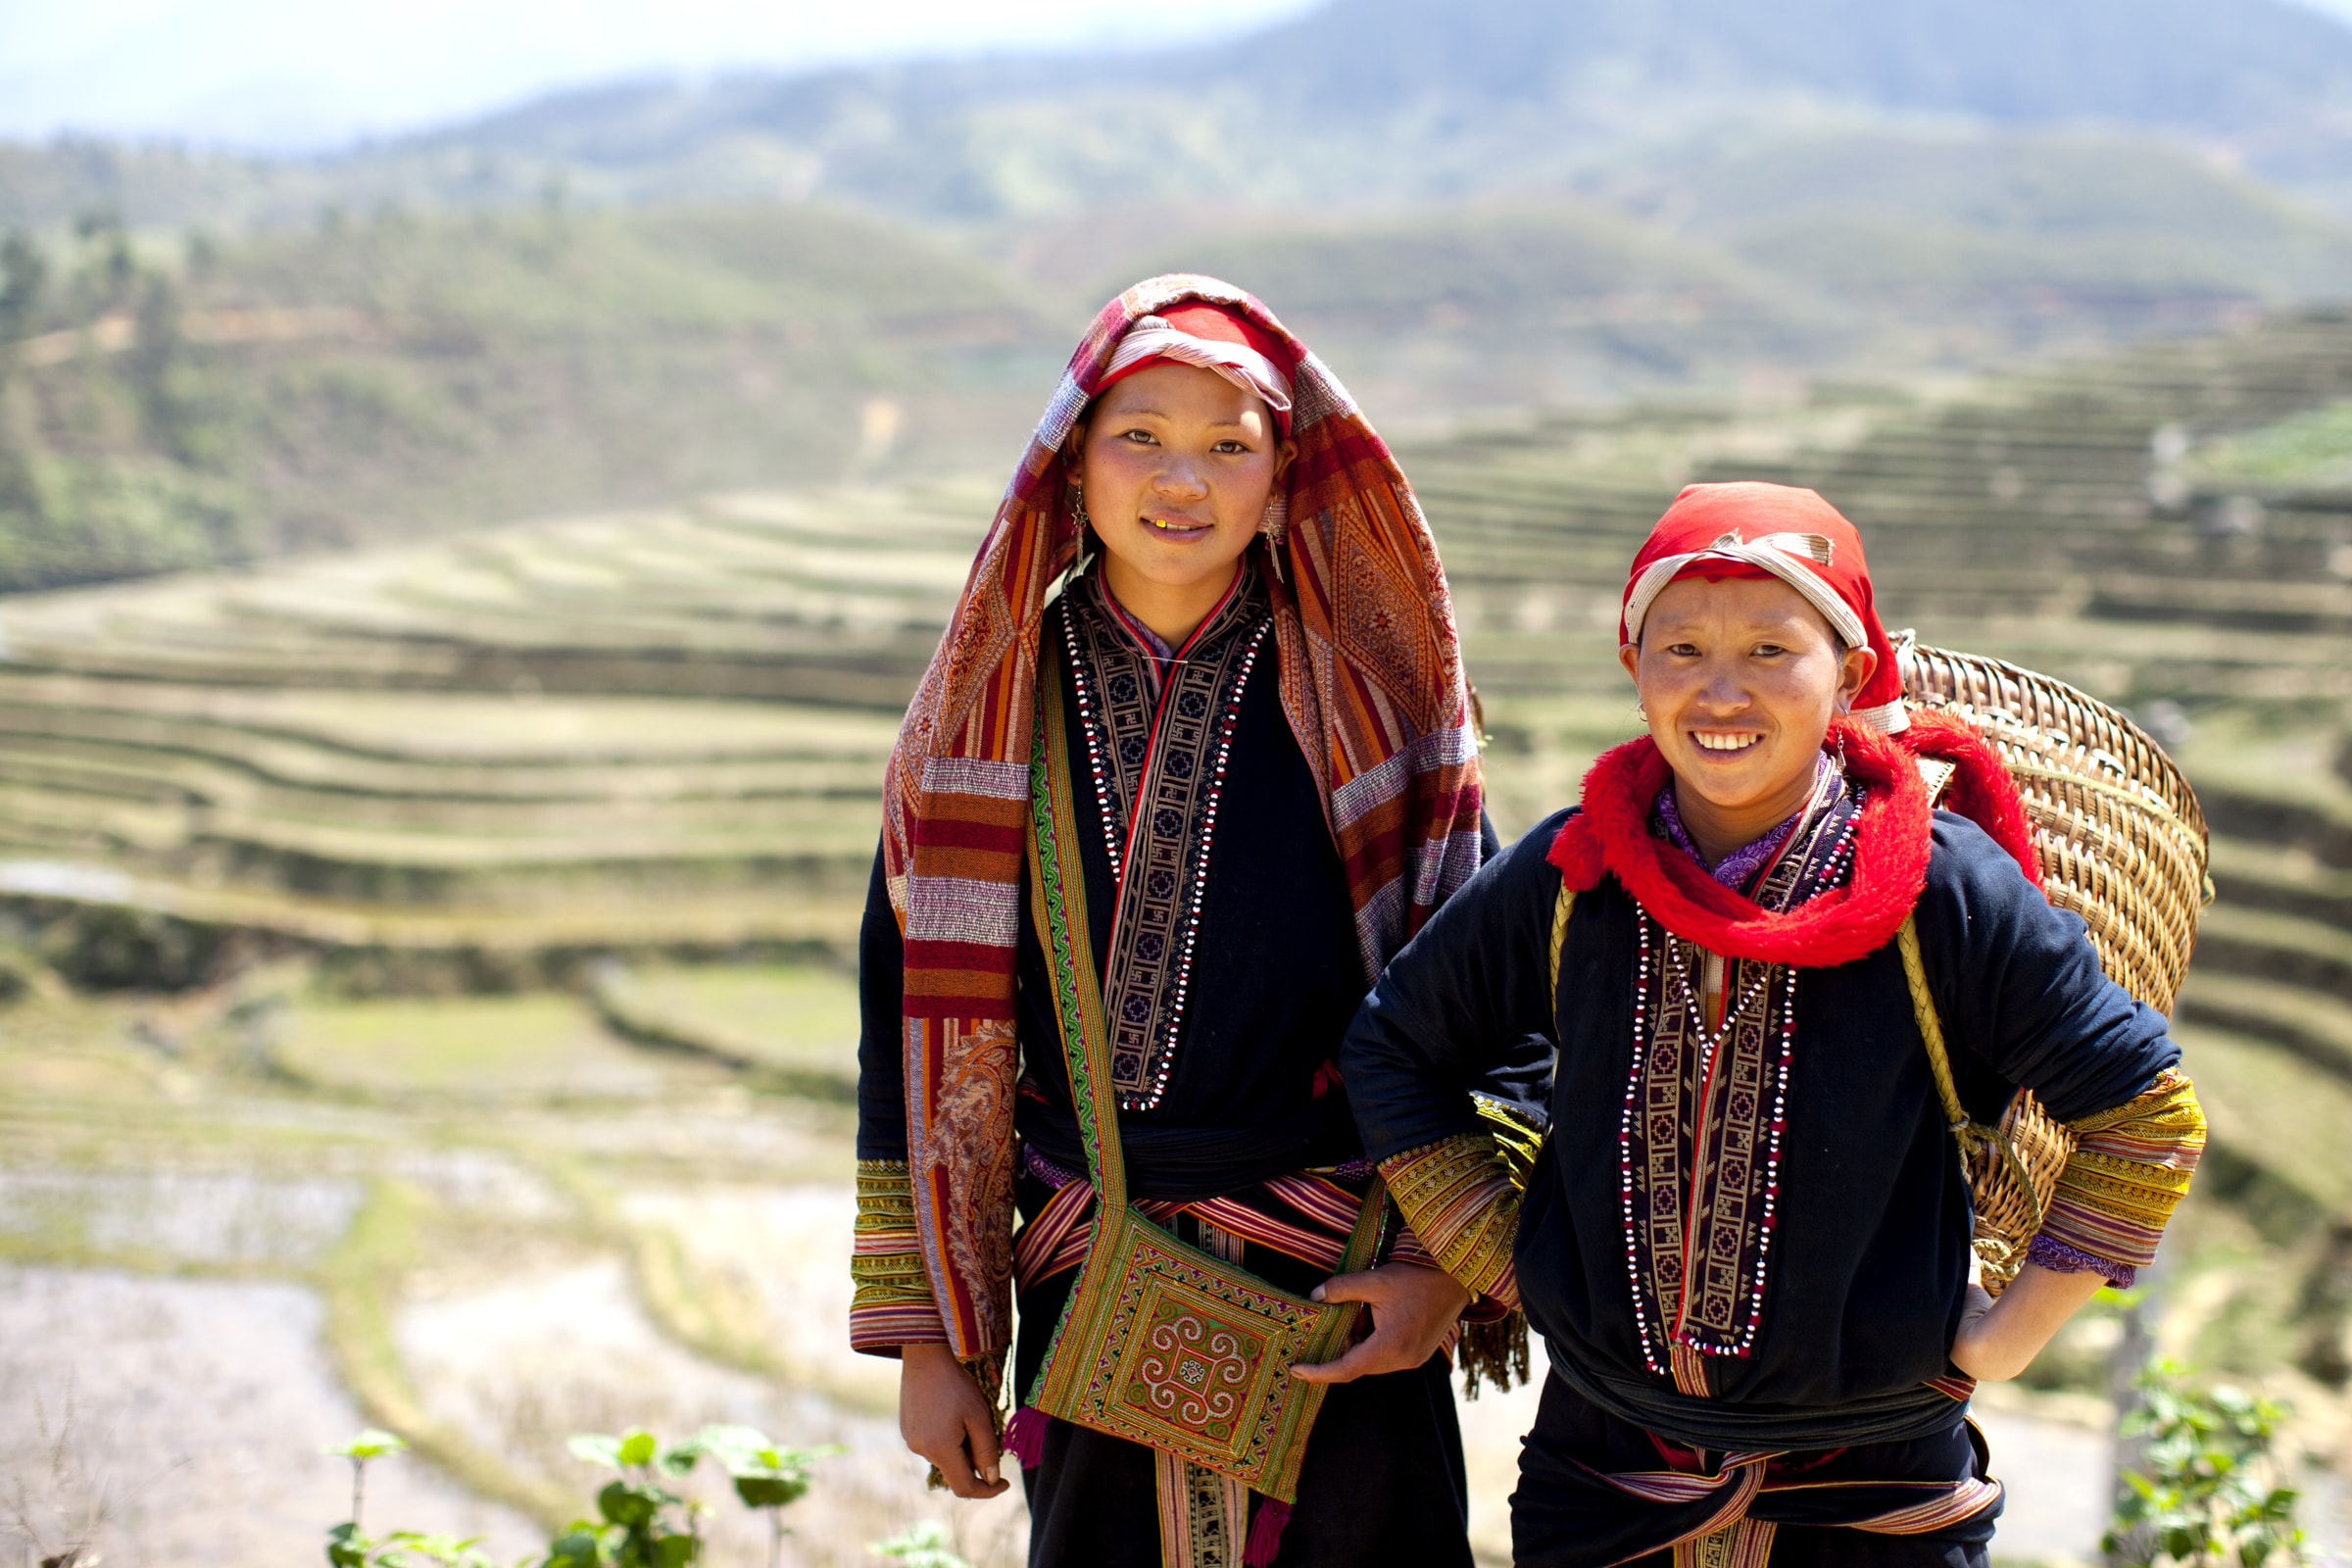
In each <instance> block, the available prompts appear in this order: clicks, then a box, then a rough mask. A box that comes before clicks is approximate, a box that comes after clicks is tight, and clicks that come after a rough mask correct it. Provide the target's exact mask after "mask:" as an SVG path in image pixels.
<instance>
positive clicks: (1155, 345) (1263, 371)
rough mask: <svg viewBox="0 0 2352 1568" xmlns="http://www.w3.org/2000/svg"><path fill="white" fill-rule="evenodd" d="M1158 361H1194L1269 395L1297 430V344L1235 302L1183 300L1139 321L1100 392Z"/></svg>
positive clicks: (1286, 424) (1277, 415) (1279, 418)
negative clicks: (1293, 386) (1293, 393)
mask: <svg viewBox="0 0 2352 1568" xmlns="http://www.w3.org/2000/svg"><path fill="white" fill-rule="evenodd" d="M1154 365H1194V366H1199V367H1200V368H1201V369H1203V370H1213V371H1215V372H1216V373H1217V374H1219V375H1221V376H1223V377H1224V378H1225V379H1226V380H1228V381H1231V382H1232V383H1233V384H1234V385H1235V386H1238V387H1240V388H1241V389H1242V390H1243V391H1245V392H1254V393H1256V394H1257V395H1258V396H1259V397H1261V398H1263V399H1264V400H1265V403H1266V407H1267V408H1269V409H1272V410H1273V411H1274V422H1275V424H1276V425H1277V426H1279V427H1280V428H1281V430H1282V433H1283V434H1284V435H1286V436H1287V435H1289V434H1290V433H1291V378H1292V375H1293V373H1294V372H1295V371H1296V369H1297V367H1298V355H1297V352H1296V350H1295V347H1294V345H1292V344H1289V343H1286V342H1285V341H1283V339H1282V338H1281V336H1280V335H1278V334H1277V333H1275V332H1273V331H1270V330H1268V329H1267V328H1265V327H1263V326H1260V325H1259V324H1258V323H1257V322H1255V321H1253V320H1251V319H1250V318H1249V317H1247V316H1245V315H1243V314H1242V313H1241V312H1240V311H1237V310H1235V309H1233V308H1232V307H1231V306H1227V305H1180V306H1176V307H1175V308H1173V309H1171V310H1168V311H1166V312H1164V313H1162V314H1160V315H1158V316H1147V317H1144V318H1142V319H1140V320H1137V321H1136V322H1135V323H1134V324H1132V325H1131V326H1129V327H1128V328H1127V335H1126V336H1125V337H1123V338H1121V339H1119V347H1118V351H1117V352H1116V353H1114V354H1113V355H1111V357H1110V368H1108V369H1106V370H1104V371H1103V379H1102V381H1101V382H1100V383H1099V384H1097V386H1096V387H1095V396H1097V397H1101V396H1102V395H1103V393H1105V392H1107V391H1109V390H1110V389H1111V388H1112V387H1114V386H1116V385H1118V384H1119V383H1120V382H1121V381H1124V380H1126V379H1127V378H1128V377H1129V376H1131V375H1133V374H1135V373H1136V372H1137V371H1139V370H1148V369H1150V368H1152V366H1154Z"/></svg>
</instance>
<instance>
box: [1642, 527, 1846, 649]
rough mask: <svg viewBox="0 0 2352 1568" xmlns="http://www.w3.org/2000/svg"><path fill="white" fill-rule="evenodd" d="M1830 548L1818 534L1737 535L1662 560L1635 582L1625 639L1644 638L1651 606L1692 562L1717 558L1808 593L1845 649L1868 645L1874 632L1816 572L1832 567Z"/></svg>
mask: <svg viewBox="0 0 2352 1568" xmlns="http://www.w3.org/2000/svg"><path fill="white" fill-rule="evenodd" d="M1832 548H1833V547H1832V545H1831V543H1830V541H1829V540H1827V539H1825V538H1823V537H1822V536H1821V535H1820V534H1817V533H1768V534H1766V535H1764V537H1763V538H1761V539H1746V540H1743V539H1741V538H1740V535H1739V534H1738V533H1727V534H1725V535H1723V536H1722V537H1721V538H1719V539H1717V540H1716V541H1715V542H1714V543H1713V544H1711V545H1709V546H1707V548H1706V549H1704V550H1693V551H1691V552H1689V553H1688V554H1686V555H1680V556H1661V557H1660V558H1658V559H1657V560H1656V561H1653V562H1651V563H1650V564H1649V566H1648V568H1647V569H1646V570H1644V571H1643V572H1642V575H1641V576H1639V577H1637V578H1635V579H1634V585H1633V587H1632V588H1631V589H1629V590H1628V591H1627V593H1626V596H1625V637H1626V641H1627V642H1629V643H1639V642H1640V641H1641V640H1642V620H1643V619H1644V618H1645V617H1646V616H1647V615H1648V614H1649V607H1650V606H1651V605H1652V604H1654V603H1656V602H1657V597H1658V595H1659V594H1661V593H1664V592H1665V591H1666V585H1667V584H1668V583H1670V582H1672V581H1674V579H1675V578H1676V577H1677V576H1679V575H1681V573H1682V571H1683V568H1684V567H1686V566H1688V565H1690V564H1691V563H1692V562H1694V561H1707V560H1718V561H1737V562H1740V563H1741V564H1745V565H1750V566H1755V567H1758V568H1760V569H1761V570H1764V571H1768V572H1771V573H1772V574H1773V575H1774V576H1775V577H1778V578H1780V579H1781V581H1783V582H1785V583H1787V584H1788V585H1789V587H1791V588H1793V589H1795V590H1796V591H1797V592H1798V593H1800V594H1802V595H1804V596H1805V603H1806V604H1808V605H1811V606H1812V607H1813V608H1814V609H1815V610H1818V611H1820V612H1821V618H1822V619H1824V620H1826V621H1828V622H1829V623H1830V629H1831V630H1832V631H1835V632H1836V633H1837V634H1838V640H1839V641H1840V642H1842V643H1844V644H1845V646H1846V647H1848V648H1865V647H1868V646H1869V644H1870V633H1869V632H1867V631H1866V630H1864V629H1863V626H1862V617H1861V616H1860V615H1858V614H1856V613H1854V607H1853V606H1851V605H1849V604H1847V603H1846V602H1845V600H1844V599H1843V598H1842V597H1841V596H1840V595H1839V594H1838V590H1837V589H1835V588H1833V587H1831V586H1830V585H1829V584H1828V583H1826V582H1824V581H1823V580H1822V579H1821V576H1820V574H1819V573H1818V572H1816V571H1814V569H1813V568H1814V567H1815V566H1816V565H1821V566H1826V565H1828V564H1830V554H1831V550H1832Z"/></svg>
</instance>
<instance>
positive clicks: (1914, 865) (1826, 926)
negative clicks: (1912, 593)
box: [1548, 483, 2041, 967]
mask: <svg viewBox="0 0 2352 1568" xmlns="http://www.w3.org/2000/svg"><path fill="white" fill-rule="evenodd" d="M1767 574H1769V575H1771V576H1774V577H1778V578H1779V579H1781V580H1782V581H1783V582H1785V583H1787V584H1789V586H1790V587H1791V588H1794V589H1795V590H1796V591H1797V592H1798V593H1800V594H1802V595H1804V597H1805V602H1806V603H1807V604H1809V605H1811V606H1812V607H1813V608H1814V609H1815V610H1817V611H1819V612H1821V615H1822V618H1823V619H1825V620H1827V621H1828V622H1829V623H1830V626H1831V628H1832V629H1833V630H1834V631H1836V632H1837V634H1838V637H1839V638H1840V639H1841V640H1842V641H1843V642H1844V643H1845V644H1846V646H1848V647H1853V648H1865V647H1866V648H1869V649H1870V650H1871V651H1872V652H1874V653H1876V654H1877V655H1878V656H1879V663H1878V668H1877V669H1875V670H1874V671H1872V673H1871V677H1870V680H1869V681H1868V682H1867V683H1866V684H1865V685H1864V686H1863V688H1862V691H1861V694H1860V696H1859V697H1858V698H1857V700H1856V702H1855V705H1854V709H1853V711H1852V712H1851V713H1850V714H1848V715H1846V716H1845V717H1842V718H1838V719H1836V720H1834V721H1833V722H1832V724H1831V726H1830V737H1831V739H1832V740H1833V742H1835V743H1836V745H1837V746H1838V750H1839V751H1840V752H1841V753H1843V754H1844V757H1845V762H1846V777H1847V779H1848V780H1849V781H1850V782H1851V783H1853V784H1855V785H1856V786H1858V787H1860V788H1861V789H1862V790H1863V791H1864V798H1865V805H1864V806H1863V808H1862V811H1861V814H1860V816H1859V817H1858V818H1857V820H1856V821H1855V824H1854V864H1853V872H1852V875H1851V876H1850V877H1849V878H1848V879H1847V883H1846V885H1845V886H1843V887H1839V888H1835V889H1832V890H1830V891H1828V892H1826V893H1821V894H1818V895H1816V896H1815V897H1813V898H1811V899H1808V900H1807V901H1805V902H1804V903H1803V904H1800V905H1798V906H1797V907H1794V908H1792V909H1789V910H1785V911H1781V910H1772V909H1767V908H1765V907H1762V906H1760V905H1758V904H1756V903H1755V902H1753V901H1752V900H1750V899H1748V898H1746V897H1745V896H1743V895H1741V894H1740V893H1738V892H1735V891H1734V890H1732V889H1730V888H1727V887H1725V886H1723V885H1722V884H1721V883H1719V882H1717V881H1716V880H1715V879H1714V878H1713V877H1712V876H1710V875H1708V874H1707V872H1706V870H1705V869H1704V868H1703V867H1701V866H1700V865H1699V864H1698V863H1697V862H1696V861H1694V860H1692V859H1691V858H1690V857H1689V856H1688V855H1685V854H1683V853H1682V851H1680V850H1679V849H1676V848H1675V847H1674V846H1673V845H1672V844H1670V843H1668V842H1667V841H1666V840H1665V839H1662V838H1660V837H1658V836H1656V835H1654V834H1652V833H1651V832H1650V831H1649V813H1650V809H1651V806H1652V805H1653V803H1655V802H1656V800H1657V798H1658V792H1659V791H1661V790H1663V789H1665V788H1666V787H1667V785H1668V784H1669V783H1670V782H1671V781H1672V779H1673V776H1674V775H1673V773H1672V771H1671V770H1670V769H1669V768H1668V767H1667V765H1666V759H1665V756H1664V754H1662V753H1661V752H1659V750H1658V746H1657V742H1655V741H1654V740H1652V739H1650V738H1649V737H1648V736H1646V735H1644V736H1642V737H1641V738H1639V739H1637V740H1631V741H1628V742H1626V743H1625V744H1624V745H1623V746H1619V747H1617V748H1615V749H1613V750H1611V751H1609V752H1607V753H1605V754H1603V756H1602V757H1601V759H1600V760H1598V761H1597V762H1594V763H1593V770H1592V771H1591V772H1590V773H1588V774H1586V775H1585V800H1584V809H1583V810H1581V811H1579V812H1577V813H1576V814H1575V815H1573V816H1571V817H1569V818H1568V820H1567V821H1566V822H1565V823H1564V824H1562V826H1561V828H1560V832H1559V836H1558V837H1557V838H1555V839H1553V841H1552V845H1551V852H1550V855H1549V856H1548V858H1549V859H1550V861H1551V863H1552V864H1554V865H1556V866H1558V867H1559V868H1560V876H1561V878H1562V880H1563V881H1564V882H1565V883H1566V884H1567V885H1568V886H1569V887H1571V888H1574V889H1576V890H1578V891H1580V892H1581V891H1585V890H1589V889H1591V888H1594V887H1597V886H1598V885H1599V884H1600V879H1601V878H1602V877H1603V876H1614V877H1615V878H1616V879H1617V880H1618V882H1619V883H1620V884H1622V885H1623V886H1624V887H1625V889H1626V890H1627V891H1628V892H1630V893H1631V894H1633V896H1634V897H1635V898H1637V899H1639V900H1640V901H1641V902H1642V907H1644V908H1645V909H1647V910H1648V911H1649V912H1650V913H1651V914H1652V915H1654V916H1655V917H1656V918H1657V920H1658V921H1659V923H1660V924H1662V925H1664V926H1665V927H1666V929H1667V930H1669V931H1672V932H1673V933H1674V934H1675V935H1677V936H1679V937H1682V938H1684V939H1685V940H1686V941H1691V942H1696V943H1698V944H1699V945H1700V946H1702V947H1705V948H1708V949H1710V950H1712V951H1714V952H1716V953H1721V954H1726V955H1729V956H1733V957H1738V958H1754V959H1760V960H1762V961H1765V962H1768V963H1792V964H1797V965H1800V966H1805V967H1820V966H1827V965H1832V964H1839V963H1851V962H1852V961H1854V960H1855V959H1857V958H1860V957H1863V956H1867V955H1869V954H1871V953H1875V952H1876V951H1878V950H1879V949H1880V948H1882V947H1884V946H1886V945H1887V942H1888V941H1889V940H1891V939H1892V937H1893V936H1894V933H1895V931H1896V929H1897V928H1898V927H1900V926H1901V925H1902V923H1903V919H1904V917H1905V916H1907V915H1908V914H1909V913H1910V912H1911V907H1912V906H1913V905H1915V904H1917V903H1918V902H1919V895H1920V892H1921V890H1922V889H1923V888H1924V887H1925V886H1926V885H1927V876H1928V856H1929V834H1928V821H1929V802H1928V792H1927V789H1926V787H1925V785H1924V784H1923V783H1922V781H1921V777H1920V772H1919V762H1920V760H1922V759H1930V760H1936V761H1942V762H1949V763H1951V764H1952V769H1953V777H1952V780H1951V784H1950V787H1949V789H1948V791H1947V793H1946V795H1945V797H1944V804H1945V805H1947V806H1949V807H1950V808H1951V809H1954V810H1956V811H1959V812H1960V813H1961V814H1962V815H1964V816H1968V817H1971V818H1973V819H1974V820H1975V821H1976V822H1977V824H1978V825H1979V826H1980V827H1982V828H1984V829H1985V831H1986V832H1987V833H1989V834H1990V835H1991V836H1992V838H1993V840H1994V842H1996V843H1998V844H1999V845H2000V846H2001V848H2003V849H2005V850H2007V851H2008V852H2009V854H2010V856H2011V858H2014V859H2015V860H2016V861H2017V863H2018V865H2019V867H2020V868H2021V869H2023V870H2024V872H2025V873H2026V876H2027V877H2028V878H2029V879H2030V880H2032V881H2033V882H2034V885H2035V886H2036V887H2038V886H2040V884H2041V867H2040V863H2039V861H2038V860H2037V859H2036V858H2035V856H2034V841H2033V832H2032V828H2031V826H2030V824H2029V823H2028V821H2027V818H2026V809H2025V803H2024V801H2023V800H2021V799H2020V798H2019V796H2018V793H2017V785H2016V782H2015V781H2014V780H2012V779H2011V778H2010V776H2009V770H2008V769H2007V767H2005V766H2004V765H2003V764H2002V762H2001V760H2000V759H1999V757H1997V756H1996V755H1994V753H1993V751H1992V748H1991V747H1989V746H1987V745H1985V742H1984V741H1982V740H1980V739H1979V738H1978V737H1977V734H1976V732H1975V731H1973V730H1971V729H1970V728H1969V727H1968V726H1967V725H1966V724H1964V723H1962V722H1961V721H1960V720H1959V719H1957V718H1954V717H1952V716H1950V715H1948V714H1945V713H1939V712H1935V711H1925V710H1923V711H1913V712H1909V713H1906V712H1905V711H1904V708H1903V676H1902V668H1901V664H1900V662H1899V661H1898V660H1897V658H1896V656H1895V651H1894V648H1893V645H1892V644H1891V643H1889V642H1888V641H1887V629H1886V627H1884V626H1882V625H1881V624H1879V613H1878V608H1877V606H1876V604H1875V602H1874V601H1873V598H1872V594H1871V585H1870V566H1869V564H1868V563H1867V562H1865V561H1864V560H1863V557H1862V537H1861V535H1860V534H1858V533H1856V532H1855V531H1854V525H1853V524H1852V523H1850V522H1848V521H1846V520H1845V518H1844V517H1843V516H1842V515H1839V513H1838V509H1837V508H1836V507H1833V506H1831V505H1830V504H1829V503H1828V502H1827V501H1824V500H1823V499H1822V498H1821V497H1820V496H1818V495H1816V494H1814V493H1813V492H1812V491H1810V490H1796V489H1791V488H1789V486H1787V485H1778V484H1757V483H1739V484H1694V485H1691V487H1690V488H1688V489H1686V490H1685V491H1684V492H1683V493H1682V494H1681V495H1680V496H1678V497H1676V498H1675V503H1674V505H1673V506H1671V507H1669V508H1667V509H1666V515H1664V516H1663V517H1660V518H1659V519H1658V524H1657V526H1656V527H1655V528H1654V529H1652V530H1651V531H1650V535H1649V539H1648V540H1647V542H1646V543H1644V544H1643V545H1642V549H1641V551H1640V553H1638V554H1637V555H1636V556H1635V557H1634V564H1633V567H1632V569H1631V570H1629V571H1628V572H1627V574H1626V582H1625V596H1624V599H1623V601H1622V613H1621V615H1620V618H1619V621H1618V626H1617V636H1618V640H1619V643H1620V645H1628V644H1633V643H1636V642H1639V641H1640V639H1641V636H1642V620H1643V619H1644V618H1645V617H1646V616H1647V615H1648V613H1649V609H1650V606H1651V605H1652V604H1653V603H1655V602H1656V600H1657V597H1658V595H1659V593H1660V592H1662V591H1663V590H1664V589H1665V587H1666V585H1667V584H1668V583H1670V582H1673V581H1676V580H1677V579H1679V578H1682V577H1708V578H1718V577H1737V576H1761V575H1767Z"/></svg>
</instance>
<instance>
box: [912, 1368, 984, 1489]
mask: <svg viewBox="0 0 2352 1568" xmlns="http://www.w3.org/2000/svg"><path fill="white" fill-rule="evenodd" d="M899 1436H900V1437H902V1438H904V1439H906V1440H907V1447H909V1448H912V1449H913V1450H914V1451H915V1452H916V1453H919V1454H921V1455H922V1456H923V1457H924V1458H926V1459H928V1460H930V1461H931V1463H932V1464H933V1466H934V1467H936V1468H937V1469H938V1471H939V1474H940V1476H941V1477H942V1478H943V1479H945V1480H946V1482H947V1484H948V1490H949V1491H950V1492H953V1493H954V1494H956V1495H957V1496H958V1497H994V1496H996V1495H999V1494H1000V1493H1002V1492H1004V1490H1005V1485H1006V1483H1005V1479H1004V1477H1003V1475H1002V1474H1001V1473H1000V1470H999V1461H1000V1459H1001V1457H1002V1455H1001V1453H1000V1451H999V1446H998V1443H997V1423H996V1416H995V1413H994V1412H993V1411H991V1410H990V1409H989V1406H988V1400H987V1399H985V1398H983V1397H981V1394H980V1386H979V1385H978V1384H976V1383H974V1382H973V1381H972V1375H971V1374H970V1373H968V1372H966V1371H965V1370H964V1369H963V1363H962V1362H960V1361H958V1360H956V1355H955V1352H954V1351H952V1350H950V1349H949V1348H947V1347H946V1346H944V1345H909V1346H906V1347H904V1348H902V1349H901V1350H900V1351H899Z"/></svg>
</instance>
